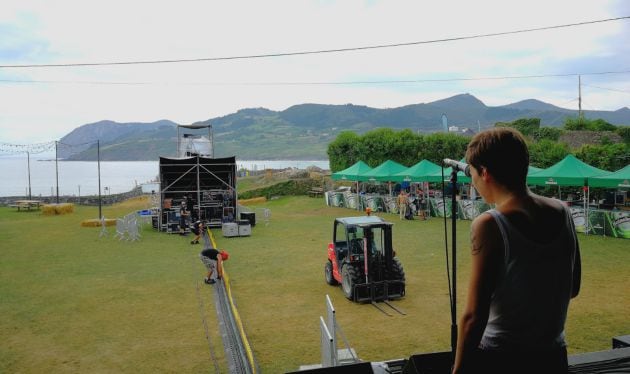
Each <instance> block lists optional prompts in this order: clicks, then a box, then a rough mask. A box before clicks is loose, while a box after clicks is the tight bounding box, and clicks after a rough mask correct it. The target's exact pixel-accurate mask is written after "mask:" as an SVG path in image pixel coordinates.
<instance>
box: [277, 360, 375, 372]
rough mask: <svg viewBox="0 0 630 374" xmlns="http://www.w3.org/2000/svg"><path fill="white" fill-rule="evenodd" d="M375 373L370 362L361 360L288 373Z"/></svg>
mask: <svg viewBox="0 0 630 374" xmlns="http://www.w3.org/2000/svg"><path fill="white" fill-rule="evenodd" d="M298 373H299V374H374V371H373V370H372V364H371V363H369V362H359V363H358V364H350V365H341V366H333V367H329V368H319V369H311V370H303V371H293V372H291V373H287V374H298Z"/></svg>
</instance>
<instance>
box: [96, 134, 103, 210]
mask: <svg viewBox="0 0 630 374" xmlns="http://www.w3.org/2000/svg"><path fill="white" fill-rule="evenodd" d="M96 159H97V162H98V164H97V165H98V219H101V218H103V203H102V201H101V140H100V139H99V140H97V141H96Z"/></svg>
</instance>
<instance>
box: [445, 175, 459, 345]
mask: <svg viewBox="0 0 630 374" xmlns="http://www.w3.org/2000/svg"><path fill="white" fill-rule="evenodd" d="M451 187H452V195H451V231H452V232H451V235H452V238H451V248H452V249H453V254H452V258H453V264H452V266H453V271H452V273H453V279H452V280H451V282H452V283H453V294H452V296H451V297H452V299H453V301H452V303H453V305H452V307H451V324H452V325H451V350H452V351H453V354H455V350H456V349H457V219H456V218H457V217H456V214H457V198H456V195H457V170H455V168H453V172H452V173H451ZM444 212H445V213H446V210H445V211H444Z"/></svg>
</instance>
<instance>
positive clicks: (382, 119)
mask: <svg viewBox="0 0 630 374" xmlns="http://www.w3.org/2000/svg"><path fill="white" fill-rule="evenodd" d="M443 114H446V115H447V117H448V123H449V125H455V126H459V127H469V128H473V129H477V128H478V127H481V128H487V127H491V126H493V125H494V124H495V123H496V122H509V121H514V120H516V119H519V118H527V117H537V118H540V119H541V123H542V125H543V126H553V127H558V126H561V125H562V123H563V121H564V119H565V118H567V117H576V116H577V111H575V110H570V109H564V108H559V107H556V106H554V105H551V104H547V103H544V102H542V101H539V100H534V99H529V100H523V101H519V102H517V103H512V104H508V105H504V106H496V107H492V106H486V105H485V104H484V103H483V102H482V101H481V100H479V99H477V98H476V97H474V96H472V95H470V94H462V95H456V96H453V97H450V98H446V99H442V100H438V101H434V102H431V103H421V104H412V105H406V106H402V107H398V108H387V109H377V108H371V107H367V106H361V105H353V104H346V105H325V104H312V103H311V104H300V105H294V106H292V107H290V108H287V109H285V110H283V111H273V110H269V109H265V108H248V109H241V110H239V111H237V112H236V113H231V114H228V115H226V116H223V117H218V118H211V119H208V120H204V121H199V122H197V124H211V125H212V127H213V130H214V146H215V157H224V156H233V155H237V156H238V158H240V159H251V160H263V159H268V160H282V159H293V160H307V159H315V160H321V159H326V158H327V155H326V148H327V145H328V143H329V142H330V141H332V140H334V139H335V138H336V137H337V135H338V134H339V133H340V132H342V131H355V132H357V133H364V132H366V131H369V130H372V129H375V128H379V127H389V128H393V129H397V130H398V129H411V130H413V131H414V132H421V133H431V132H436V131H442V115H443ZM584 115H585V117H586V118H593V119H594V118H601V119H604V120H605V121H608V122H610V123H612V124H614V125H624V124H625V125H627V124H630V109H628V108H622V109H619V110H617V111H586V112H584ZM176 137H177V131H176V124H175V123H174V122H172V121H169V120H161V121H157V122H153V123H117V122H113V121H100V122H97V123H92V124H87V125H83V126H81V127H78V128H77V129H75V130H73V131H72V132H70V133H69V134H68V135H66V136H64V137H63V138H62V139H61V143H64V144H70V145H73V146H72V147H62V148H61V149H60V155H61V157H64V158H66V159H69V160H95V159H96V151H97V150H96V144H94V142H96V140H97V139H99V140H100V146H101V150H100V151H101V159H102V160H156V159H157V158H158V157H159V156H174V155H175V153H176ZM86 143H87V144H86ZM81 144H82V145H81ZM74 145H79V146H74Z"/></svg>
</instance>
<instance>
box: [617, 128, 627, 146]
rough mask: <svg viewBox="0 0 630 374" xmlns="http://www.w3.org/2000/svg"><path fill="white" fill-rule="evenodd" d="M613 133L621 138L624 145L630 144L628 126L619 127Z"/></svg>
mask: <svg viewBox="0 0 630 374" xmlns="http://www.w3.org/2000/svg"><path fill="white" fill-rule="evenodd" d="M615 132H616V133H617V135H619V136H621V139H623V142H624V143H626V144H630V126H619V127H617V130H615Z"/></svg>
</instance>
